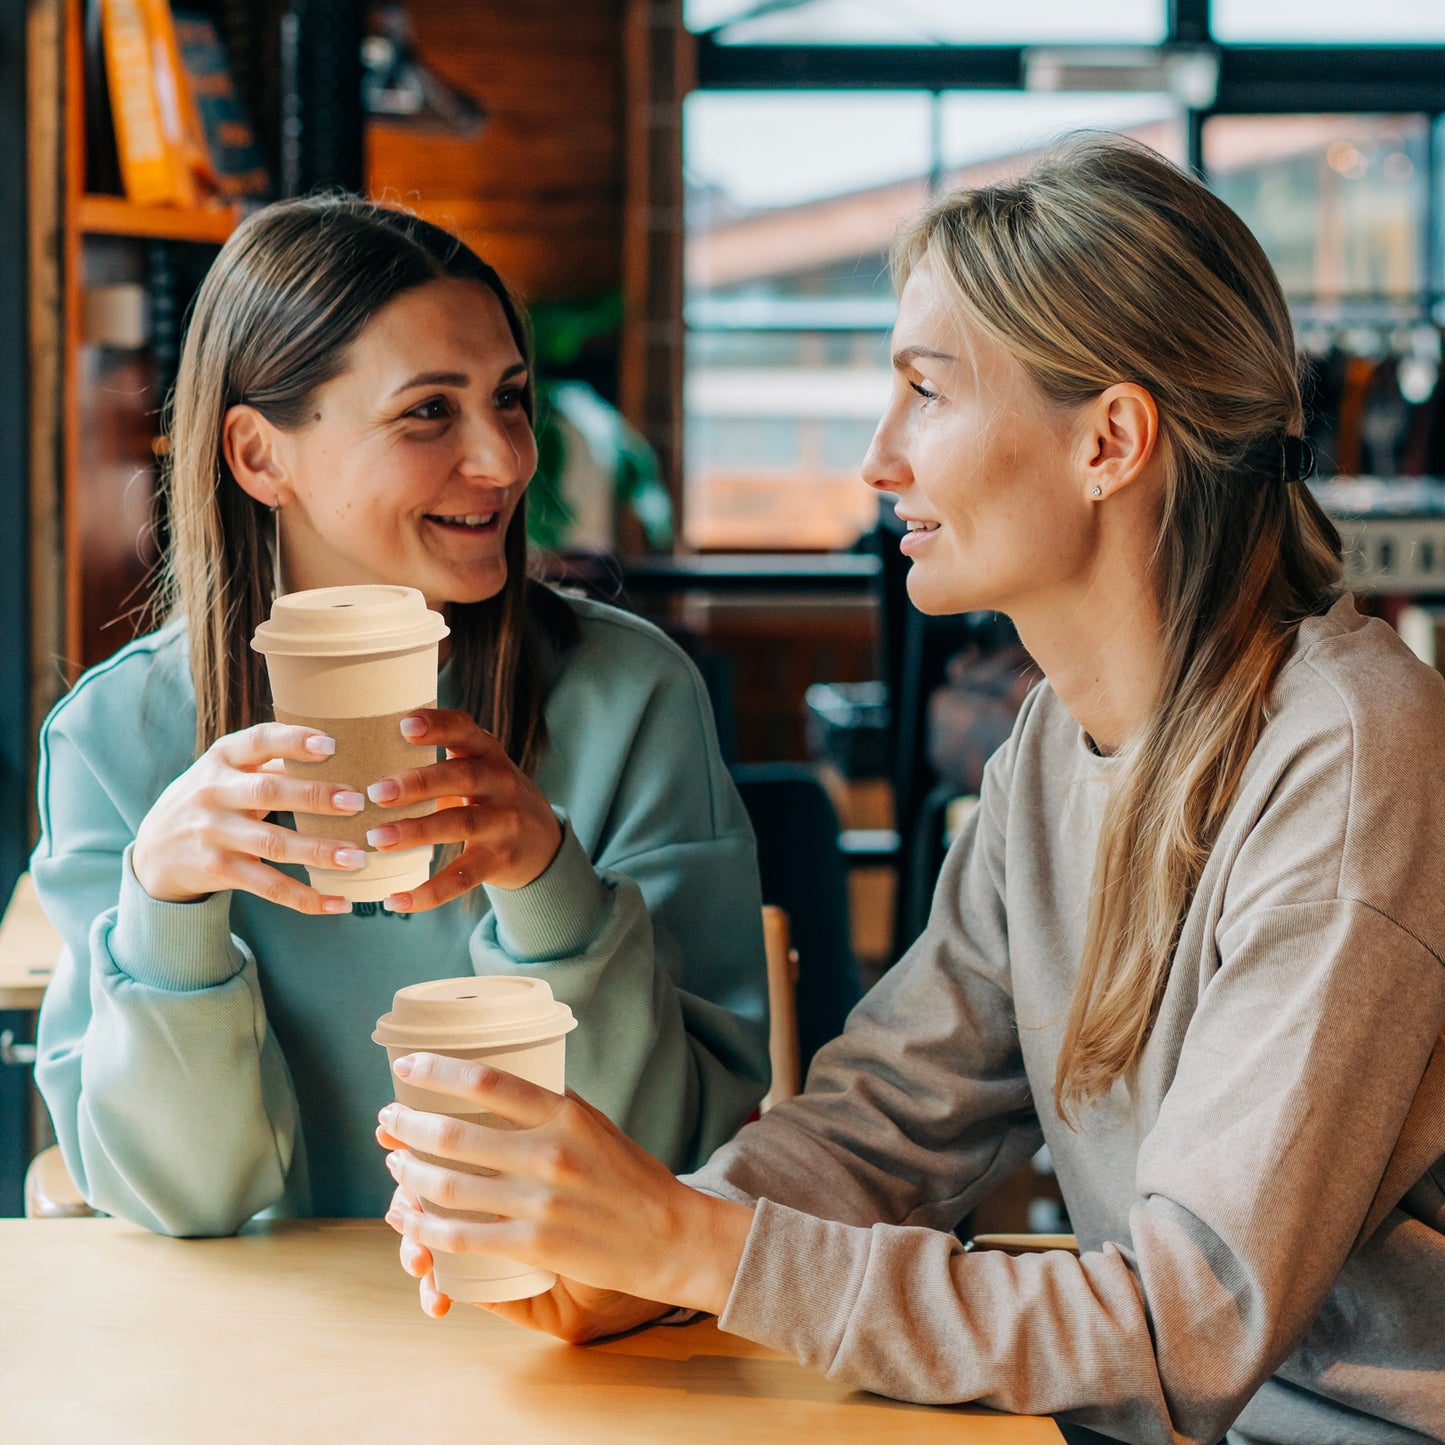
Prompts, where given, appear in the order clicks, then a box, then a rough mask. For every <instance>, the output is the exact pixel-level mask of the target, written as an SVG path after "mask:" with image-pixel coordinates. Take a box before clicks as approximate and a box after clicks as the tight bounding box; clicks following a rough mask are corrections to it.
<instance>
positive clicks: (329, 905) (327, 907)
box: [321, 898, 351, 913]
mask: <svg viewBox="0 0 1445 1445" xmlns="http://www.w3.org/2000/svg"><path fill="white" fill-rule="evenodd" d="M321 911H322V912H323V913H350V912H351V904H350V903H349V902H348V901H347V900H346V899H345V898H323V899H322V900H321Z"/></svg>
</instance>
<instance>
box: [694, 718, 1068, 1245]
mask: <svg viewBox="0 0 1445 1445" xmlns="http://www.w3.org/2000/svg"><path fill="white" fill-rule="evenodd" d="M1011 746H1012V745H1009V747H1007V748H1006V749H1005V750H1004V751H1003V752H1001V753H1000V754H999V755H998V756H997V757H996V758H995V759H994V760H993V761H992V762H991V763H990V764H989V767H988V769H987V771H986V772H985V776H984V785H983V793H982V800H981V802H980V804H979V806H978V807H977V808H975V809H974V810H973V812H972V813H971V814H970V816H969V818H968V819H967V821H966V822H965V823H964V825H963V827H962V828H961V829H960V830H959V834H958V836H957V838H956V839H955V840H954V843H953V845H952V847H951V848H950V849H949V853H948V856H947V858H946V859H945V861H944V866H943V870H942V872H941V874H940V876H939V882H938V888H937V890H936V892H935V894H934V900H933V908H932V912H931V914H930V917H929V922H928V927H927V928H926V929H925V930H924V932H923V934H922V936H921V937H920V938H919V939H918V941H917V942H916V943H915V944H914V945H913V947H912V948H911V949H910V950H909V951H908V953H907V954H906V955H905V956H904V957H903V958H902V959H900V960H899V962H898V963H896V964H895V965H894V966H893V968H891V969H890V970H889V971H888V972H887V973H886V974H885V975H884V976H883V978H882V980H881V981H880V982H879V983H878V984H876V985H875V986H874V987H873V988H872V989H871V990H870V991H869V993H868V994H867V995H866V996H865V997H864V999H863V1001H862V1002H861V1003H860V1004H859V1005H858V1006H857V1007H856V1008H855V1009H854V1010H853V1012H852V1014H851V1015H850V1016H849V1019H848V1026H847V1028H846V1029H845V1031H844V1032H843V1034H842V1035H841V1036H840V1037H839V1038H837V1039H834V1040H833V1041H832V1042H831V1043H829V1044H826V1045H825V1046H824V1047H823V1048H822V1049H820V1050H819V1052H818V1054H817V1055H816V1057H815V1058H814V1060H813V1064H812V1067H811V1069H810V1070H809V1072H808V1081H807V1088H806V1090H805V1091H804V1093H803V1094H801V1095H799V1096H798V1097H797V1098H795V1099H789V1100H785V1101H784V1102H783V1103H781V1104H779V1105H777V1106H776V1107H775V1108H773V1109H771V1110H769V1112H768V1113H767V1114H766V1115H765V1116H764V1117H763V1118H762V1119H761V1120H759V1121H758V1122H756V1123H754V1124H750V1125H749V1126H748V1127H747V1128H746V1129H744V1130H743V1131H742V1133H741V1134H740V1135H739V1136H738V1137H737V1138H736V1139H735V1140H733V1141H732V1142H731V1143H730V1144H728V1145H726V1146H725V1147H724V1148H723V1149H722V1150H720V1151H719V1152H718V1153H717V1154H716V1155H715V1156H714V1157H713V1158H712V1159H711V1160H710V1161H709V1162H708V1164H707V1165H706V1166H705V1167H704V1168H703V1169H702V1170H701V1171H699V1172H698V1173H697V1174H696V1175H694V1176H693V1177H692V1178H691V1179H690V1180H689V1182H690V1183H692V1184H694V1185H695V1186H696V1187H698V1188H702V1189H705V1190H707V1191H709V1192H713V1193H717V1194H721V1195H724V1196H726V1197H730V1198H735V1199H739V1200H747V1201H751V1200H755V1199H761V1198H767V1199H769V1200H772V1201H773V1202H774V1203H777V1204H785V1205H787V1206H789V1207H790V1208H791V1209H795V1210H800V1211H805V1212H807V1213H810V1214H816V1215H821V1216H823V1217H825V1218H827V1219H829V1220H833V1221H837V1222H841V1223H847V1224H853V1225H858V1226H863V1227H865V1228H866V1227H867V1226H870V1225H872V1224H874V1223H877V1222H880V1221H886V1222H887V1223H890V1224H904V1223H906V1224H922V1225H927V1226H929V1227H931V1228H936V1229H945V1230H951V1229H952V1228H953V1227H954V1226H955V1225H956V1224H957V1223H958V1221H959V1220H960V1219H962V1217H963V1216H964V1215H965V1214H967V1213H968V1211H969V1210H970V1209H972V1208H973V1206H974V1205H975V1204H976V1203H977V1202H978V1201H979V1200H981V1199H982V1198H984V1197H985V1195H987V1194H988V1193H989V1192H990V1191H991V1190H992V1189H993V1188H995V1186H997V1185H998V1184H999V1183H1001V1182H1002V1181H1003V1180H1004V1179H1005V1178H1007V1177H1008V1175H1009V1174H1011V1173H1012V1172H1013V1170H1014V1169H1016V1168H1017V1167H1018V1166H1019V1165H1020V1164H1022V1163H1023V1162H1024V1161H1026V1160H1027V1159H1028V1158H1029V1156H1030V1155H1031V1154H1033V1153H1034V1152H1035V1151H1036V1150H1037V1148H1038V1147H1039V1143H1040V1142H1041V1138H1042V1135H1041V1132H1040V1129H1039V1124H1038V1120H1037V1117H1036V1115H1035V1113H1034V1109H1033V1104H1032V1097H1031V1094H1030V1091H1029V1082H1028V1078H1027V1076H1026V1074H1025V1072H1024V1064H1023V1058H1022V1054H1021V1051H1020V1049H1019V1041H1018V1027H1017V1024H1016V1022H1015V1018H1014V1009H1013V997H1012V993H1011V988H1010V980H1009V966H1008V926H1007V921H1006V919H1005V916H1004V903H1003V857H1004V848H1003V837H1002V827H1001V823H1000V821H999V820H1000V817H1001V816H1002V809H1001V804H1002V803H1003V802H1004V801H1005V793H1006V788H1007V784H1006V782H1001V781H1000V779H1001V776H1003V775H1004V774H1006V771H1007V768H1008V766H1009V764H1010V755H1011Z"/></svg>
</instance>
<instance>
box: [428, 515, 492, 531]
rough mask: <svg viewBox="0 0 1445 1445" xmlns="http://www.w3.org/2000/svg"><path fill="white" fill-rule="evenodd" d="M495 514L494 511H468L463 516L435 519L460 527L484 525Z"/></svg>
mask: <svg viewBox="0 0 1445 1445" xmlns="http://www.w3.org/2000/svg"><path fill="white" fill-rule="evenodd" d="M496 515H497V514H496V513H495V512H468V513H467V514H466V516H465V517H438V518H437V521H439V522H450V523H452V524H453V525H455V526H461V527H485V526H486V525H487V523H488V522H490V521H492V520H493V518H495V517H496Z"/></svg>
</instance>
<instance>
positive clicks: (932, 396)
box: [908, 381, 938, 401]
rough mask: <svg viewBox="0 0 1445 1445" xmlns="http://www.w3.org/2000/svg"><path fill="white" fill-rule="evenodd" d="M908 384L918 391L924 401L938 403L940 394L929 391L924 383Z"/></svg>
mask: <svg viewBox="0 0 1445 1445" xmlns="http://www.w3.org/2000/svg"><path fill="white" fill-rule="evenodd" d="M908 384H909V386H911V387H912V388H913V389H914V391H916V392H917V393H918V394H919V396H921V397H922V398H923V399H924V401H937V400H938V393H937V392H936V391H929V389H928V388H927V387H926V386H924V385H923V384H922V382H918V381H910V382H909V383H908Z"/></svg>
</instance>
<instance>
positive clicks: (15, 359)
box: [0, 5, 30, 1215]
mask: <svg viewBox="0 0 1445 1445" xmlns="http://www.w3.org/2000/svg"><path fill="white" fill-rule="evenodd" d="M27 9H28V7H27V6H25V5H0V437H4V438H5V444H4V446H0V907H3V906H4V904H5V902H7V901H8V900H9V898H10V894H11V891H12V890H13V889H14V887H15V880H16V879H17V878H18V877H19V876H20V873H21V871H22V870H23V869H24V867H25V859H26V855H27V853H28V852H29V846H28V845H29V836H28V827H29V824H28V809H27V807H26V799H27V795H28V793H29V790H30V715H29V714H30V657H29V652H30V647H29V642H30V565H29V550H30V547H29V544H30V505H29V501H30V446H29V437H30V416H29V397H30V389H29V387H28V386H27V384H26V379H27V377H28V376H29V354H28V353H29V340H30V326H29V313H30V298H29V278H28V259H29V233H28V227H27V214H28V205H27V203H28V197H27V194H26V189H27V158H26V111H25V106H26V52H25V25H26V11H27ZM27 1025H28V1021H27V1019H26V1017H25V1016H24V1015H22V1014H18V1013H11V1012H3V1011H0V1032H3V1031H4V1030H5V1029H10V1030H12V1031H13V1032H14V1034H15V1036H16V1037H19V1038H22V1039H23V1038H26V1037H28V1035H26V1034H25V1033H24V1029H25V1028H26V1027H27ZM29 1146H30V1075H29V1070H28V1069H24V1068H11V1067H6V1066H4V1065H0V1215H15V1214H19V1213H20V1212H21V1208H22V1202H21V1194H22V1189H23V1180H24V1175H25V1164H26V1161H27V1159H28V1157H29V1152H30V1149H29Z"/></svg>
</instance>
